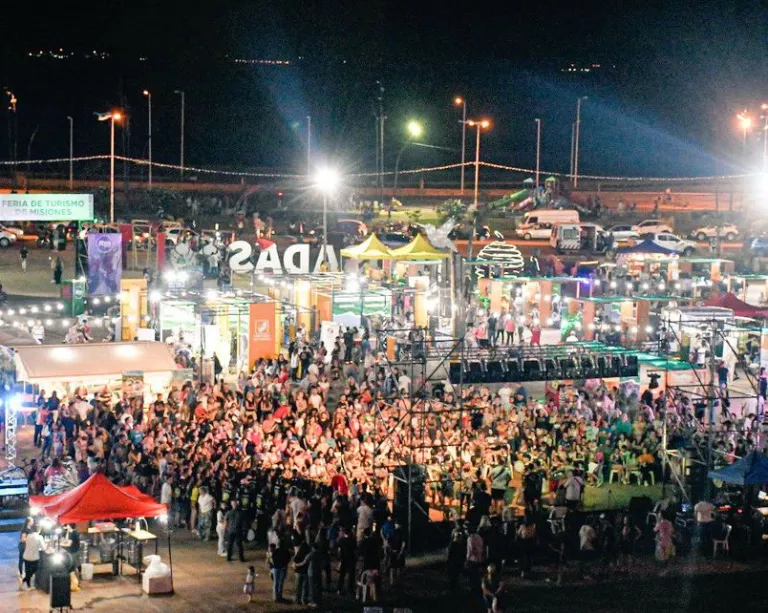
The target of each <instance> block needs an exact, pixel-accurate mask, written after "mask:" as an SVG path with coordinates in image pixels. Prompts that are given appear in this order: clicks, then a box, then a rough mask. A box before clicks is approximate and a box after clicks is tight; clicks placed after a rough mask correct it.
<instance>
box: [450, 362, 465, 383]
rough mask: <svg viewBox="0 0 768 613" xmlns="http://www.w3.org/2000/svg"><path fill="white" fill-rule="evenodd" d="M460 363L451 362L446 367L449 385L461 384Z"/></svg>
mask: <svg viewBox="0 0 768 613" xmlns="http://www.w3.org/2000/svg"><path fill="white" fill-rule="evenodd" d="M461 369H462V364H461V362H451V363H450V364H449V366H448V380H449V381H450V382H451V383H460V382H461Z"/></svg>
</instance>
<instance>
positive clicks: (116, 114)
mask: <svg viewBox="0 0 768 613" xmlns="http://www.w3.org/2000/svg"><path fill="white" fill-rule="evenodd" d="M96 115H97V116H98V118H99V121H108V122H109V223H115V122H116V121H120V120H121V119H122V118H123V116H122V114H121V113H120V111H110V112H108V113H96Z"/></svg>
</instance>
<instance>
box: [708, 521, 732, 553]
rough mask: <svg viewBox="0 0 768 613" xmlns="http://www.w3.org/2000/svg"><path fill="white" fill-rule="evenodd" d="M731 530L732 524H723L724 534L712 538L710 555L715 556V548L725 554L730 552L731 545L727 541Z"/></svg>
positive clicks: (729, 538)
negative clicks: (717, 537) (718, 537)
mask: <svg viewBox="0 0 768 613" xmlns="http://www.w3.org/2000/svg"><path fill="white" fill-rule="evenodd" d="M731 530H733V526H731V525H730V524H726V525H725V536H724V537H723V538H722V539H712V557H713V558H716V557H717V550H718V549H722V550H723V552H725V554H726V555H730V554H731V547H730V545H729V541H730V540H731Z"/></svg>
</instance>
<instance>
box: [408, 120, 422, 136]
mask: <svg viewBox="0 0 768 613" xmlns="http://www.w3.org/2000/svg"><path fill="white" fill-rule="evenodd" d="M406 127H407V129H408V136H409V137H410V138H419V137H420V136H421V135H422V134H423V133H424V126H422V125H421V124H420V123H419V122H418V121H409V122H408V125H407V126H406Z"/></svg>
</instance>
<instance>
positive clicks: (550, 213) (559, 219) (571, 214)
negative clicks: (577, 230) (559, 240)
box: [520, 209, 580, 226]
mask: <svg viewBox="0 0 768 613" xmlns="http://www.w3.org/2000/svg"><path fill="white" fill-rule="evenodd" d="M579 221H580V219H579V212H578V211H576V210H573V209H546V210H542V211H528V212H527V213H526V214H525V215H523V220H522V221H521V222H520V225H521V226H532V225H535V224H540V223H550V224H552V225H554V224H558V223H579Z"/></svg>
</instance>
